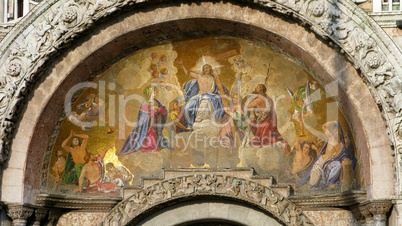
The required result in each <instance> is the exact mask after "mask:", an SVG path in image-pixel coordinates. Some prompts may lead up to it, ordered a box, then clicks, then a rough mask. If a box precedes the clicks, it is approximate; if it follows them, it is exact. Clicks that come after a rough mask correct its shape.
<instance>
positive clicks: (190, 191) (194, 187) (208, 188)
mask: <svg viewBox="0 0 402 226" xmlns="http://www.w3.org/2000/svg"><path fill="white" fill-rule="evenodd" d="M196 196H217V197H221V198H231V199H234V200H241V201H246V202H247V203H251V204H253V205H255V206H258V207H259V208H260V209H262V210H264V211H267V212H269V213H271V214H272V215H273V216H274V217H276V219H278V220H279V221H281V222H283V223H285V224H287V225H310V224H311V222H310V221H309V219H308V218H307V217H306V216H305V215H304V214H303V212H302V210H301V209H300V208H298V207H297V206H296V205H295V204H293V203H292V202H291V201H289V200H288V199H286V198H284V197H283V196H281V195H279V194H278V193H276V192H275V191H273V190H272V189H271V188H269V187H265V186H263V185H261V184H259V183H257V182H254V181H249V180H245V179H241V178H238V177H231V176H223V175H216V174H194V175H191V176H181V177H176V178H170V179H167V180H164V181H161V182H158V183H156V184H154V185H152V186H149V187H146V188H144V189H142V190H141V191H139V192H137V193H135V194H134V195H132V196H130V197H129V198H127V199H125V200H123V201H122V202H120V203H119V204H117V205H116V206H115V207H114V208H113V209H112V210H111V211H110V212H109V213H108V214H107V215H106V217H105V218H104V219H103V220H102V221H101V225H105V226H106V225H126V224H133V223H134V224H135V223H138V222H136V220H138V217H139V216H141V215H142V214H144V213H145V212H146V211H147V210H149V209H152V208H157V207H158V206H159V205H162V206H163V205H164V204H167V203H169V202H174V201H177V200H180V199H186V198H190V197H191V198H194V197H196Z"/></svg>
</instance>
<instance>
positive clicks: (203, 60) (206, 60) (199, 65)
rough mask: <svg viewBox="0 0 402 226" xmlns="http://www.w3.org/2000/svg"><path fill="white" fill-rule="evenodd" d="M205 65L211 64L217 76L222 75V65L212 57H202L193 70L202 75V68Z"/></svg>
mask: <svg viewBox="0 0 402 226" xmlns="http://www.w3.org/2000/svg"><path fill="white" fill-rule="evenodd" d="M205 64H209V65H211V67H212V70H213V71H214V72H215V74H217V75H219V74H220V73H221V70H220V68H221V67H223V66H222V65H221V64H219V63H218V61H217V60H216V59H215V58H213V57H211V56H202V57H200V58H199V59H198V60H197V63H196V64H195V66H194V67H193V68H192V69H193V70H194V71H196V72H197V73H202V67H203V66H204V65H205Z"/></svg>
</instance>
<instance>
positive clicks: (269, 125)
mask: <svg viewBox="0 0 402 226" xmlns="http://www.w3.org/2000/svg"><path fill="white" fill-rule="evenodd" d="M266 92H267V87H266V86H265V85H264V84H258V85H257V87H256V88H255V90H254V92H253V94H256V95H257V96H256V97H254V99H252V100H251V101H249V102H248V103H247V108H248V109H249V110H251V111H252V112H253V115H254V119H253V120H252V121H251V122H250V124H249V126H250V130H251V131H252V133H253V134H254V138H253V139H252V140H251V141H250V145H251V146H254V147H262V146H268V145H277V146H281V147H283V148H284V151H285V154H287V153H289V152H290V146H289V144H288V143H287V142H286V140H285V138H283V137H282V135H281V134H280V133H279V131H278V128H277V118H276V113H275V109H274V102H273V101H272V99H271V98H270V97H268V95H267V94H266Z"/></svg>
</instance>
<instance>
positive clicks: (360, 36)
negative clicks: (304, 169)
mask: <svg viewBox="0 0 402 226" xmlns="http://www.w3.org/2000/svg"><path fill="white" fill-rule="evenodd" d="M147 2H148V1H146V0H139V1H132V0H112V1H104V0H96V1H80V0H79V1H76V0H59V1H57V0H54V1H43V2H42V3H41V4H39V5H38V7H36V8H35V9H34V10H33V11H31V12H30V13H29V15H28V16H27V17H26V18H24V19H22V20H21V21H20V23H19V24H17V25H16V26H15V27H14V28H13V30H12V31H11V32H10V33H9V34H8V35H7V36H6V37H5V38H4V39H3V40H2V42H1V46H0V56H1V57H0V65H1V66H0V67H1V68H0V70H1V72H0V124H1V126H0V163H4V162H5V161H6V160H7V159H8V158H9V151H10V150H9V149H10V144H11V143H10V142H11V140H12V138H13V132H14V128H15V126H16V122H17V120H18V117H19V114H20V111H21V109H22V106H23V105H24V104H25V103H24V102H25V101H26V97H27V95H28V94H29V92H31V86H32V84H33V83H34V82H35V81H36V80H37V79H38V78H39V77H40V76H41V72H43V71H44V70H45V69H46V65H47V64H46V63H48V61H50V60H49V58H50V57H52V56H55V55H57V54H59V53H60V52H62V51H63V50H65V49H66V48H67V47H68V46H69V45H70V44H71V43H72V42H73V40H74V39H76V38H77V37H79V36H80V35H81V34H82V33H84V32H86V31H88V30H89V29H90V28H91V27H93V25H94V24H95V22H97V21H99V20H100V19H103V18H107V17H109V16H112V15H115V14H116V12H118V11H120V10H122V9H123V8H124V10H130V9H131V8H135V7H137V8H136V9H138V8H139V7H140V5H141V4H142V3H147ZM161 2H162V3H163V2H164V1H161ZM169 2H171V1H169ZM245 2H249V4H252V5H259V6H261V7H265V8H267V9H270V10H273V11H276V12H277V13H279V14H282V15H286V16H292V17H294V18H295V19H296V20H298V21H299V22H300V23H301V24H302V25H304V26H306V27H309V28H310V29H311V30H312V31H314V32H315V33H316V34H317V35H318V36H320V37H322V38H323V39H325V40H328V41H329V42H330V44H331V45H333V46H334V48H335V49H339V51H340V52H341V53H343V54H345V55H346V56H347V57H348V58H349V59H350V60H351V61H352V62H353V64H354V66H355V68H356V69H358V70H360V72H361V74H362V76H364V79H365V81H367V85H368V87H369V88H370V90H371V91H372V95H373V97H374V99H375V100H376V101H377V104H378V105H379V107H380V109H381V110H382V112H383V116H384V118H385V121H386V123H387V126H388V135H389V139H390V141H391V143H392V145H393V147H394V149H395V153H394V154H395V155H396V163H395V164H394V165H395V172H396V175H395V178H396V180H395V181H399V179H400V178H402V171H401V170H402V166H401V163H402V78H401V77H402V62H401V61H402V53H401V52H400V50H399V48H398V47H397V46H396V45H395V44H394V43H393V42H392V40H391V39H390V38H389V36H387V35H386V33H385V32H384V31H383V30H382V29H381V28H380V27H379V25H378V24H376V23H375V22H374V20H372V19H371V18H370V17H369V16H368V15H367V14H365V13H364V12H363V10H362V9H360V8H359V7H357V6H356V5H355V4H354V3H352V2H350V1H348V0H338V1H335V0H302V1H291V0H280V1H269V0H259V1H251V0H250V1H245ZM190 3H191V2H186V4H190ZM395 189H396V191H397V192H396V193H397V195H398V196H399V195H401V194H402V186H401V185H399V184H398V183H395Z"/></svg>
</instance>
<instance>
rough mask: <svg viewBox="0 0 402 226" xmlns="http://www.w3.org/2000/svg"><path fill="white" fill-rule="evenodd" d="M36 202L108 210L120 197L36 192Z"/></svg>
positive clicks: (48, 205)
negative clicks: (73, 195)
mask: <svg viewBox="0 0 402 226" xmlns="http://www.w3.org/2000/svg"><path fill="white" fill-rule="evenodd" d="M35 200H36V203H37V204H39V205H42V206H43V207H46V208H50V207H51V208H59V209H69V210H91V211H109V210H110V209H112V208H113V207H114V206H116V204H117V203H119V202H120V201H121V200H122V198H121V197H103V196H102V197H99V196H97V197H77V196H75V197H71V196H66V195H52V194H37V195H36V196H35Z"/></svg>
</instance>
